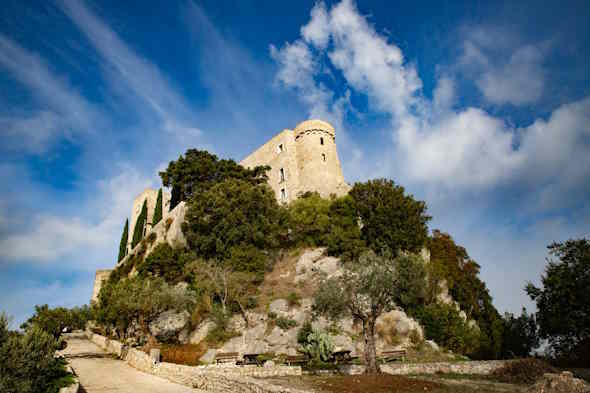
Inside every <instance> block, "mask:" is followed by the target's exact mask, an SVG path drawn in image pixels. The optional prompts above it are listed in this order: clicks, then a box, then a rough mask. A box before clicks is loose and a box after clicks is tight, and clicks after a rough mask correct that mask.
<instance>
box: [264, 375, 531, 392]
mask: <svg viewBox="0 0 590 393" xmlns="http://www.w3.org/2000/svg"><path fill="white" fill-rule="evenodd" d="M265 380H266V381H268V382H271V383H274V384H276V385H281V386H285V387H291V388H299V389H308V390H312V391H314V392H318V393H418V392H432V393H511V392H515V393H517V392H519V391H520V388H519V387H518V386H515V385H509V384H498V383H492V382H488V381H472V380H468V379H462V380H446V379H444V378H437V377H436V376H432V377H429V378H422V377H405V376H397V375H388V374H380V375H375V376H372V375H346V376H340V375H327V376H312V375H304V376H301V377H279V378H267V379H265Z"/></svg>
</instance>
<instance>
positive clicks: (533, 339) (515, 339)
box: [502, 307, 539, 358]
mask: <svg viewBox="0 0 590 393" xmlns="http://www.w3.org/2000/svg"><path fill="white" fill-rule="evenodd" d="M538 346H539V334H538V327H537V322H536V320H535V315H534V314H528V313H527V311H526V308H524V307H523V309H522V314H521V315H520V316H519V317H515V316H514V315H513V314H511V313H506V314H505V315H504V336H503V337H502V357H504V358H524V357H527V356H530V355H531V352H532V350H533V349H535V348H537V347H538Z"/></svg>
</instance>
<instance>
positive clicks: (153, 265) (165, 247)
mask: <svg viewBox="0 0 590 393" xmlns="http://www.w3.org/2000/svg"><path fill="white" fill-rule="evenodd" d="M192 259H193V257H192V255H190V253H187V252H185V251H184V250H181V249H174V248H172V247H170V245H169V244H168V243H161V244H158V245H157V246H156V247H155V248H154V250H153V251H152V252H151V253H150V254H149V255H148V256H147V257H146V258H145V260H144V261H143V262H142V263H140V264H139V265H138V266H137V273H138V274H139V275H140V276H142V277H147V276H157V277H162V278H163V279H164V280H165V281H166V282H168V283H177V282H179V281H182V280H183V278H184V269H185V265H186V264H187V263H188V262H190V261H191V260H192Z"/></svg>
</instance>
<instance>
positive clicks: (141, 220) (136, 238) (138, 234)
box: [131, 199, 147, 249]
mask: <svg viewBox="0 0 590 393" xmlns="http://www.w3.org/2000/svg"><path fill="white" fill-rule="evenodd" d="M146 220H147V199H146V200H145V201H143V206H142V207H141V212H140V213H139V216H137V221H136V222H135V227H134V229H133V239H132V240H131V248H132V249H133V248H135V246H136V245H137V243H139V242H140V241H141V239H143V228H144V227H145V222H146Z"/></svg>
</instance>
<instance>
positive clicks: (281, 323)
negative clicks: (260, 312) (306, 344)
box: [275, 317, 297, 330]
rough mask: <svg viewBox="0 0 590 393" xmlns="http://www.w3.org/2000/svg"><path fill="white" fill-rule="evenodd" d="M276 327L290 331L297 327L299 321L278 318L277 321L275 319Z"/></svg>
mask: <svg viewBox="0 0 590 393" xmlns="http://www.w3.org/2000/svg"><path fill="white" fill-rule="evenodd" d="M275 325H277V326H278V327H280V328H281V329H283V330H289V329H291V328H294V327H295V326H297V321H296V320H294V319H290V318H285V317H278V318H277V319H275Z"/></svg>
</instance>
